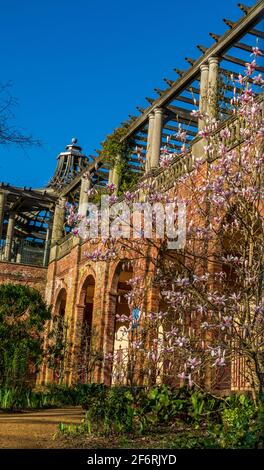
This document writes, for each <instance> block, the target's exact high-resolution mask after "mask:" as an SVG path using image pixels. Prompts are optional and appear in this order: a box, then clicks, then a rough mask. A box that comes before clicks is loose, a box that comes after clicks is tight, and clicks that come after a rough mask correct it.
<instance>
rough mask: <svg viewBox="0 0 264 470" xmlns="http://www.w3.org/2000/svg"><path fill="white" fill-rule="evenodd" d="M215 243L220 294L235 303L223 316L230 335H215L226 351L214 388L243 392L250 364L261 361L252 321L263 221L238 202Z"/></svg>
mask: <svg viewBox="0 0 264 470" xmlns="http://www.w3.org/2000/svg"><path fill="white" fill-rule="evenodd" d="M219 241H220V249H219V253H220V261H221V264H220V267H221V271H222V273H223V274H224V280H223V282H222V289H223V293H224V294H225V296H226V297H227V298H231V296H236V299H237V300H236V301H235V302H236V304H235V308H234V306H232V302H231V306H232V308H229V309H227V313H226V315H229V316H230V318H231V322H232V329H231V330H230V331H231V334H229V335H227V339H225V338H224V339H222V338H221V335H222V336H224V333H225V330H224V331H223V332H221V331H219V332H218V333H217V334H218V337H219V341H218V342H219V343H220V342H221V339H222V343H223V344H224V346H223V347H225V350H226V360H225V363H226V364H225V365H224V366H222V367H218V369H217V370H216V373H215V388H216V389H217V390H221V391H222V390H230V389H232V390H247V389H250V388H251V385H252V383H253V382H255V380H256V374H255V372H254V367H255V366H254V364H255V360H256V361H258V359H257V357H261V356H258V353H257V354H256V351H260V355H261V347H258V346H257V347H256V344H257V343H258V341H259V344H261V343H262V339H261V340H260V339H259V338H260V334H259V327H258V326H257V321H256V320H255V318H256V310H257V306H258V305H259V304H260V303H261V302H262V300H261V299H262V296H263V221H262V219H261V217H260V215H259V212H258V210H257V208H256V207H254V205H251V204H248V203H247V202H246V201H243V200H242V199H241V201H239V202H238V203H237V204H236V205H234V206H233V207H232V209H231V210H230V211H229V212H228V213H227V215H226V216H225V218H224V219H223V222H222V226H221V230H220V235H219ZM251 279H252V281H253V280H254V281H253V282H252V281H251ZM255 354H256V356H255ZM252 357H253V360H252ZM256 381H257V380H256ZM255 383H256V382H255Z"/></svg>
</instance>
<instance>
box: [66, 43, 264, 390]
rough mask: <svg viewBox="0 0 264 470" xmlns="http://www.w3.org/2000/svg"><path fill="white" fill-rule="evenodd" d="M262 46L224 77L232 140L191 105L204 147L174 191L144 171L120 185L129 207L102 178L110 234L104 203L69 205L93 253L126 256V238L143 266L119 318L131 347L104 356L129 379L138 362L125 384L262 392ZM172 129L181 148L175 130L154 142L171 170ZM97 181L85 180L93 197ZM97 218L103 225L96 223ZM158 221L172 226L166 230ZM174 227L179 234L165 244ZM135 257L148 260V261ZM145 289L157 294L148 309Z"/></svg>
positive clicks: (181, 135) (76, 229) (182, 135)
mask: <svg viewBox="0 0 264 470" xmlns="http://www.w3.org/2000/svg"><path fill="white" fill-rule="evenodd" d="M259 55H261V52H260V50H259V49H258V48H257V47H255V48H253V60H252V62H250V63H248V64H247V70H246V71H245V75H244V76H242V75H239V77H238V80H237V82H236V80H235V79H234V78H233V77H231V80H232V81H233V84H234V90H233V96H232V99H231V107H232V112H233V114H234V117H233V129H234V126H235V128H236V146H234V145H233V146H232V136H231V131H230V126H227V125H225V124H224V123H219V122H218V121H216V120H214V119H210V118H209V116H208V115H207V114H206V113H205V114H201V113H200V112H199V111H198V110H194V111H192V113H191V114H192V115H195V116H197V117H198V118H199V119H202V120H203V122H204V123H205V126H204V129H203V130H202V131H200V132H199V135H200V137H202V138H203V139H204V149H203V152H202V153H203V157H202V158H201V157H200V158H196V156H195V155H194V158H193V163H192V168H191V170H190V171H188V172H187V171H186V173H185V174H184V175H183V176H182V177H180V178H178V179H177V180H176V181H175V183H174V187H173V190H171V191H169V192H164V191H162V190H158V189H157V185H156V180H155V177H153V176H149V177H148V175H146V177H145V179H144V181H143V182H141V183H140V184H139V185H138V186H137V188H136V189H135V190H134V191H132V192H126V193H125V194H124V195H123V203H126V207H125V210H124V208H123V207H122V208H121V209H120V202H119V205H118V204H117V198H116V196H115V194H114V193H115V188H114V187H113V185H110V186H108V187H107V188H106V192H108V193H109V194H110V196H109V199H108V202H109V204H110V210H109V211H108V214H109V213H110V236H107V234H108V232H107V230H106V229H105V226H104V223H105V222H104V216H105V212H104V211H102V210H101V212H100V214H99V215H98V211H97V207H93V206H92V205H91V206H90V207H89V214H88V217H86V218H84V217H80V216H78V214H77V213H76V210H75V208H74V207H68V210H69V216H68V222H69V224H70V225H72V227H73V228H72V233H73V235H76V236H81V237H83V238H85V239H88V240H89V241H90V242H91V244H90V248H89V252H88V253H87V258H88V259H90V260H91V261H95V262H96V261H98V260H101V261H102V260H104V261H106V262H108V261H112V260H116V259H121V258H122V257H121V255H120V253H122V251H121V250H120V247H122V248H123V252H124V253H125V254H126V256H125V257H126V258H128V257H129V259H130V261H129V262H130V263H131V262H132V264H134V265H136V264H140V263H141V265H142V266H143V265H144V268H143V269H142V273H141V275H137V277H134V278H132V279H131V280H130V281H129V284H130V290H129V292H128V293H127V301H128V304H129V307H130V312H131V315H130V316H128V315H126V314H125V315H119V317H118V318H117V322H118V323H119V324H120V323H122V322H123V323H124V325H125V326H126V328H125V334H126V335H127V337H128V339H129V340H128V344H127V347H126V351H123V356H122V357H121V358H120V350H117V351H110V353H109V352H105V354H106V357H105V359H106V360H110V361H111V360H112V361H114V364H116V361H118V358H117V357H115V355H117V356H118V355H119V362H120V363H121V364H123V365H124V366H125V368H126V371H127V372H128V375H127V372H125V374H121V375H122V377H127V376H129V377H130V379H131V371H133V372H134V376H133V377H132V379H131V381H132V383H133V381H134V382H135V381H137V380H139V378H140V379H141V380H143V382H144V383H149V382H156V381H165V382H168V383H170V384H172V385H179V384H187V385H189V386H192V385H193V384H195V385H197V386H200V387H204V388H210V389H212V388H214V387H216V388H217V387H222V388H223V387H225V386H226V388H229V389H230V387H231V386H233V387H234V388H244V389H246V388H250V389H252V390H253V391H254V393H255V394H256V393H257V392H259V391H263V386H264V349H263V347H264V342H263V339H264V336H263V334H264V291H263V276H264V270H263V267H264V264H263V263H264V229H263V209H264V208H263V196H264V183H263V168H264V151H263V137H264V123H263V118H262V109H261V107H263V101H262V102H261V100H260V99H259V98H258V97H257V96H256V95H255V94H254V87H255V85H258V86H260V87H263V85H264V81H263V79H262V76H261V75H257V74H256V73H255V69H256V61H257V57H258V56H259ZM174 137H175V138H176V139H178V140H179V141H180V142H182V149H181V152H180V154H177V153H176V152H175V150H174V147H173V145H172V144H171V143H170V139H168V142H167V146H166V147H164V148H163V149H161V157H160V165H161V166H163V167H164V168H165V169H164V171H165V172H167V175H168V177H171V176H170V168H171V167H172V166H173V163H174V161H175V157H177V159H179V157H181V158H182V159H184V158H187V157H188V155H189V153H188V150H187V147H186V132H185V130H184V129H182V128H181V127H180V126H179V129H178V133H177V134H176V136H174ZM229 144H230V145H229ZM193 153H194V151H193ZM95 191H96V190H95V189H92V190H90V196H91V197H92V196H93V193H94V192H95ZM140 201H141V202H142V201H144V204H145V205H144V207H143V209H144V217H143V216H142V211H141V209H142V207H141V209H140V206H138V205H137V204H138V202H140ZM172 205H173V207H174V211H171V207H172ZM154 206H155V207H154ZM153 207H154V210H153ZM161 207H163V208H165V209H164V210H163V212H162V209H161ZM127 208H129V210H128V209H127ZM184 208H186V211H185V213H184ZM140 211H141V212H140ZM177 211H178V217H177V216H176V218H175V214H176V212H177ZM100 217H101V219H100ZM142 218H143V219H144V221H143V223H140V222H141V219H142ZM98 219H99V221H100V222H101V236H100V234H99V233H98V232H97V230H93V229H92V228H91V227H92V225H93V223H94V221H95V220H96V221H97V222H98ZM135 221H136V222H135ZM164 221H165V222H164ZM150 222H151V223H152V228H151V231H150V228H149V227H150ZM164 223H165V226H166V227H167V229H168V227H169V228H170V230H169V231H168V230H167V231H166V233H164ZM176 227H177V230H176V232H178V233H177V235H178V239H177V241H176V242H175V241H174V242H173V243H171V241H172V239H173V236H174V235H175V228H176ZM179 227H180V229H179ZM121 229H122V230H121ZM153 233H155V235H152V234H153ZM139 239H140V240H139ZM93 244H94V248H93ZM128 253H130V256H128ZM142 259H144V260H148V262H147V265H148V267H149V269H148V271H147V272H146V268H145V266H146V263H145V264H144V263H143V264H142ZM146 292H155V293H158V295H159V306H157V305H156V307H155V309H153V311H150V309H149V305H151V302H149V301H146V299H147V300H149V298H150V297H151V294H150V297H149V295H147V294H146ZM135 312H139V314H137V318H136V317H135ZM123 339H124V338H122V337H121V338H120V341H121V342H122V344H123V343H124V341H123ZM125 353H126V355H127V358H126V360H124V354H125ZM139 364H140V366H138V365H139ZM115 369H116V368H115V367H114V368H113V371H114V370H115ZM139 369H140V370H139ZM129 372H130V374H129ZM132 375H133V374H132ZM231 375H232V379H231ZM232 384H233V385H232Z"/></svg>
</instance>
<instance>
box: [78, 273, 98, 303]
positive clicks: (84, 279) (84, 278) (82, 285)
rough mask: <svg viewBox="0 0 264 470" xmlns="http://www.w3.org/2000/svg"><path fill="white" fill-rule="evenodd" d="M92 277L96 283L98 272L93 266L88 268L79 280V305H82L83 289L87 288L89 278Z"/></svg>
mask: <svg viewBox="0 0 264 470" xmlns="http://www.w3.org/2000/svg"><path fill="white" fill-rule="evenodd" d="M90 277H92V278H93V279H94V282H95V284H96V274H95V271H94V269H93V268H92V267H91V266H89V269H87V271H85V272H84V273H83V275H82V277H81V279H80V280H79V281H78V290H77V295H76V299H77V305H82V300H83V298H82V297H83V290H84V288H85V283H87V280H88V278H90Z"/></svg>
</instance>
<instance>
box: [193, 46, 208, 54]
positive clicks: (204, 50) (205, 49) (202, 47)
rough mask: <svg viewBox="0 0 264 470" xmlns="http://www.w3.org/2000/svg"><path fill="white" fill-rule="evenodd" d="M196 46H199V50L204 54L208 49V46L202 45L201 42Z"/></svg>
mask: <svg viewBox="0 0 264 470" xmlns="http://www.w3.org/2000/svg"><path fill="white" fill-rule="evenodd" d="M196 47H197V48H198V49H199V51H201V52H202V53H203V54H204V53H205V52H206V51H207V49H208V47H205V46H202V45H201V44H198V45H197V46H196Z"/></svg>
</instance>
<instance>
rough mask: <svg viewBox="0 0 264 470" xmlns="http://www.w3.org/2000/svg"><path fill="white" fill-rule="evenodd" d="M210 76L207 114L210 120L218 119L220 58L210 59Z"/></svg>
mask: <svg viewBox="0 0 264 470" xmlns="http://www.w3.org/2000/svg"><path fill="white" fill-rule="evenodd" d="M208 62H209V74H208V106H207V113H208V115H209V118H211V119H212V118H216V117H217V107H218V103H217V87H218V69H219V58H218V57H210V58H209V60H208Z"/></svg>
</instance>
